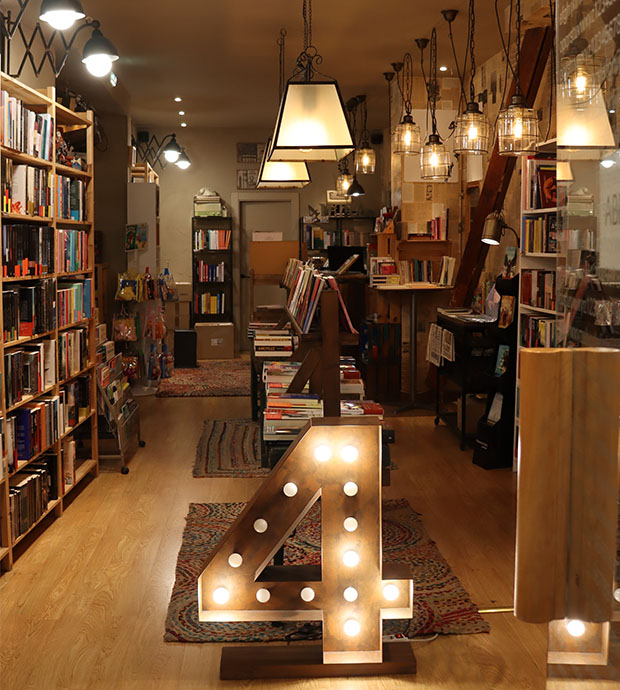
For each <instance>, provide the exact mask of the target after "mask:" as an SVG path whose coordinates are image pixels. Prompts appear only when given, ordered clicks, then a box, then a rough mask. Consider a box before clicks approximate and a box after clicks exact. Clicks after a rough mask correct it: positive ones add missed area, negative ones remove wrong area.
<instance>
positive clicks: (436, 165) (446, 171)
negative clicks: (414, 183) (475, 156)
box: [420, 134, 452, 180]
mask: <svg viewBox="0 0 620 690" xmlns="http://www.w3.org/2000/svg"><path fill="white" fill-rule="evenodd" d="M420 165H421V168H422V174H421V177H422V179H423V180H445V179H447V178H448V177H450V171H451V168H452V166H451V164H450V153H449V152H448V150H447V149H446V146H445V144H444V143H443V142H442V141H441V138H440V137H439V135H438V134H431V135H430V136H429V137H428V141H427V142H426V144H424V146H423V147H422V154H421V156H420Z"/></svg>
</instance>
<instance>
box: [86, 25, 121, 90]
mask: <svg viewBox="0 0 620 690" xmlns="http://www.w3.org/2000/svg"><path fill="white" fill-rule="evenodd" d="M116 60H118V52H117V50H116V48H115V47H114V46H113V45H112V42H111V41H109V40H108V39H107V38H106V37H105V36H104V35H103V34H102V33H101V29H99V26H98V22H97V27H96V28H95V30H94V31H93V33H92V36H91V37H90V38H89V39H88V41H86V44H85V45H84V52H83V54H82V62H83V63H84V64H85V65H86V69H87V70H88V71H89V72H90V73H91V74H92V75H93V76H94V77H105V76H106V74H109V73H110V71H111V69H112V63H113V62H115V61H116Z"/></svg>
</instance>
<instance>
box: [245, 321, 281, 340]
mask: <svg viewBox="0 0 620 690" xmlns="http://www.w3.org/2000/svg"><path fill="white" fill-rule="evenodd" d="M277 327H278V322H277V321H250V322H249V323H248V338H253V337H254V336H255V335H256V334H257V333H260V332H261V331H273V330H275V329H276V328H277Z"/></svg>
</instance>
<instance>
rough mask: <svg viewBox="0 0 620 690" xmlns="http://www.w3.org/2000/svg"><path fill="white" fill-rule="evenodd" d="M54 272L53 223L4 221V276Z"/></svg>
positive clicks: (16, 276)
mask: <svg viewBox="0 0 620 690" xmlns="http://www.w3.org/2000/svg"><path fill="white" fill-rule="evenodd" d="M53 272H54V228H52V227H50V226H49V225H25V224H23V223H20V224H19V225H4V224H3V225H2V275H3V277H4V278H21V277H22V276H41V275H45V274H47V273H53Z"/></svg>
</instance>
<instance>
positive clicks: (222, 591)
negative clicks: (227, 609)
mask: <svg viewBox="0 0 620 690" xmlns="http://www.w3.org/2000/svg"><path fill="white" fill-rule="evenodd" d="M229 599H230V593H229V591H228V590H227V589H226V587H218V588H217V589H216V590H215V591H214V592H213V601H214V602H215V603H216V604H225V603H226V602H227V601H228V600H229Z"/></svg>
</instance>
